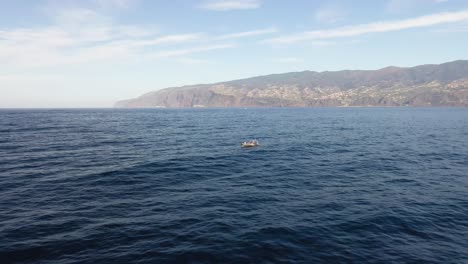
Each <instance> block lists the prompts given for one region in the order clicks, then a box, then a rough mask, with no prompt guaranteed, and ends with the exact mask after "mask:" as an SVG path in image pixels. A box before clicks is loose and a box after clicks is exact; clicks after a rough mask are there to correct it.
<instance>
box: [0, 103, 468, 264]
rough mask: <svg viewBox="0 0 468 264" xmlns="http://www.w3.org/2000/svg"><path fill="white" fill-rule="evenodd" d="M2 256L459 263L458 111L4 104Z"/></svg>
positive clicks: (464, 173)
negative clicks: (251, 142) (250, 143)
mask: <svg viewBox="0 0 468 264" xmlns="http://www.w3.org/2000/svg"><path fill="white" fill-rule="evenodd" d="M252 138H257V139H258V140H259V141H260V144H261V146H259V147H257V148H252V149H242V148H240V142H241V141H244V140H248V139H252ZM0 263H60V264H62V263H63V264H65V263H93V264H96V263H468V109H467V108H316V109H191V110H182V109H179V110H169V109H146V110H121V109H101V110H93V109H81V110H65V109H63V110H0Z"/></svg>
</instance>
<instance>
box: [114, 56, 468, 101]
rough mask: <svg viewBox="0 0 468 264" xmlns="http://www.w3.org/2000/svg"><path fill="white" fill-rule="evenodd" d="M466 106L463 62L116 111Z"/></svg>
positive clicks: (309, 78)
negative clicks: (206, 108) (216, 108)
mask: <svg viewBox="0 0 468 264" xmlns="http://www.w3.org/2000/svg"><path fill="white" fill-rule="evenodd" d="M317 106H468V61H454V62H449V63H444V64H440V65H422V66H417V67H412V68H399V67H387V68H383V69H380V70H375V71H359V70H356V71H349V70H347V71H337V72H320V73H319V72H312V71H304V72H294V73H285V74H274V75H267V76H260V77H254V78H248V79H242V80H236V81H229V82H222V83H216V84H204V85H193V86H184V87H175V88H167V89H163V90H159V91H155V92H150V93H147V94H144V95H142V96H140V97H138V98H135V99H130V100H124V101H120V102H117V104H116V107H180V108H190V107H317Z"/></svg>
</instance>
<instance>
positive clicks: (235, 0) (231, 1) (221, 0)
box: [199, 0, 262, 11]
mask: <svg viewBox="0 0 468 264" xmlns="http://www.w3.org/2000/svg"><path fill="white" fill-rule="evenodd" d="M261 5H262V3H261V1H260V0H218V1H210V2H205V3H203V4H201V5H200V6H199V7H200V8H202V9H206V10H213V11H230V10H242V9H255V8H259V7H260V6H261Z"/></svg>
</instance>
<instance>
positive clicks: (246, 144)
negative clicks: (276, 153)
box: [241, 139, 260, 148]
mask: <svg viewBox="0 0 468 264" xmlns="http://www.w3.org/2000/svg"><path fill="white" fill-rule="evenodd" d="M259 145H260V144H259V143H258V140H256V139H253V140H249V141H244V142H242V143H241V147H243V148H251V147H256V146H259Z"/></svg>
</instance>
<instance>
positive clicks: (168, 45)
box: [0, 8, 277, 69]
mask: <svg viewBox="0 0 468 264" xmlns="http://www.w3.org/2000/svg"><path fill="white" fill-rule="evenodd" d="M47 14H48V15H49V18H51V21H52V23H51V24H50V25H49V26H43V27H30V28H9V29H2V28H0V60H1V61H2V63H3V65H8V67H10V68H21V69H22V68H31V67H34V68H35V67H50V66H58V65H72V64H83V63H90V62H97V61H100V62H102V61H119V60H127V59H136V60H139V59H140V58H155V57H158V58H161V57H181V56H183V55H189V54H194V53H201V52H208V51H212V50H220V49H227V48H233V47H235V45H234V44H230V43H223V42H225V41H226V40H233V39H239V38H248V37H254V36H260V35H266V34H272V33H275V32H277V30H276V29H275V28H266V29H257V30H250V31H243V32H234V33H226V34H224V35H223V34H222V35H211V34H208V33H204V32H188V33H182V34H166V35H163V34H161V33H160V32H159V28H154V27H147V26H144V27H143V26H139V25H126V24H116V23H114V22H115V21H113V19H112V18H111V17H108V16H105V15H103V14H101V13H99V12H97V11H96V10H91V9H86V8H67V9H59V10H49V12H48V13H47Z"/></svg>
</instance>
